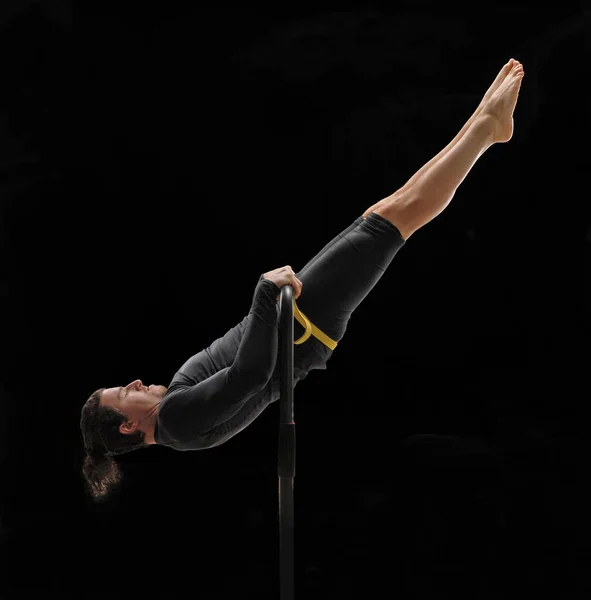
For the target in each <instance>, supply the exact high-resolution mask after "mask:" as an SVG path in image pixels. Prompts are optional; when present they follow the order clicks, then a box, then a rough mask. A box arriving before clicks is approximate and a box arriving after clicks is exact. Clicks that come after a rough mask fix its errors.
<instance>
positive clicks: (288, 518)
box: [278, 285, 295, 600]
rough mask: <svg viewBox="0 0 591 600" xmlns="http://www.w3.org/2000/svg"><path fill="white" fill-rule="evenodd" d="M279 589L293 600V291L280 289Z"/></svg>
mask: <svg viewBox="0 0 591 600" xmlns="http://www.w3.org/2000/svg"><path fill="white" fill-rule="evenodd" d="M279 311H280V316H279V358H280V360H281V388H280V394H281V396H280V398H279V448H278V473H279V586H280V599H281V600H293V598H294V588H295V581H294V579H295V578H294V535H293V534H294V519H293V513H294V510H293V508H294V502H293V479H294V477H295V422H294V417H293V288H292V286H291V285H284V286H282V288H281V297H280V304H279Z"/></svg>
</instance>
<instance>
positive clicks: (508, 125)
mask: <svg viewBox="0 0 591 600" xmlns="http://www.w3.org/2000/svg"><path fill="white" fill-rule="evenodd" d="M523 75H524V71H523V65H522V64H521V63H520V62H519V61H517V60H516V61H514V62H513V66H512V67H511V70H510V72H509V74H508V75H507V76H506V77H505V79H504V80H503V81H502V82H501V85H500V86H499V87H498V88H497V90H495V91H494V92H493V94H492V95H491V96H490V98H489V99H488V101H487V103H486V104H485V105H484V107H483V108H482V111H481V112H480V114H479V115H478V119H486V120H487V121H489V123H490V125H491V127H492V128H493V138H492V139H493V142H495V143H497V142H508V141H509V140H510V139H511V138H512V137H513V111H514V110H515V105H516V104H517V97H518V96H519V89H520V88H521V80H522V79H523Z"/></svg>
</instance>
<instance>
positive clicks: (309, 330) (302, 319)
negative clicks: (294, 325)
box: [293, 299, 338, 350]
mask: <svg viewBox="0 0 591 600" xmlns="http://www.w3.org/2000/svg"><path fill="white" fill-rule="evenodd" d="M293 315H294V317H295V318H296V319H297V321H298V323H299V324H300V325H301V326H302V327H304V328H305V329H306V331H305V333H304V335H303V336H302V337H301V338H299V339H297V340H296V341H295V342H294V344H303V343H304V342H305V341H306V340H307V339H308V338H309V337H310V336H311V335H313V336H314V337H315V338H317V339H319V340H320V341H321V342H322V343H323V344H324V345H325V346H328V347H329V348H330V349H331V350H334V349H335V348H336V347H337V344H338V342H335V341H334V340H331V339H330V338H329V337H328V336H327V335H326V333H323V332H322V331H320V329H318V327H316V325H314V323H312V322H311V321H310V319H308V317H306V315H305V314H304V313H303V312H301V311H300V309H299V308H298V305H297V304H296V301H295V299H294V301H293Z"/></svg>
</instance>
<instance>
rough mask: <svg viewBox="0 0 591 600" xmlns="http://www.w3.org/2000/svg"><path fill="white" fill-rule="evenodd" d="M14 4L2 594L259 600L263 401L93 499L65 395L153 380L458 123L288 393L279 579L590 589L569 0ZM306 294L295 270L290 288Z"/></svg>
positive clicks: (4, 188) (307, 584)
mask: <svg viewBox="0 0 591 600" xmlns="http://www.w3.org/2000/svg"><path fill="white" fill-rule="evenodd" d="M79 4H80V5H79V6H76V5H74V3H72V2H69V1H66V0H63V1H52V2H50V1H38V2H33V1H28V2H24V1H22V2H16V1H13V2H8V1H5V2H3V3H2V7H1V8H0V25H1V27H2V29H1V35H0V56H1V57H2V58H1V65H2V66H1V70H2V81H3V92H2V94H1V96H0V106H1V107H2V110H1V113H0V128H1V134H0V160H1V172H0V177H1V179H0V182H1V191H0V194H1V195H0V201H1V204H0V225H1V228H0V246H1V258H0V271H1V273H2V279H1V283H0V286H1V287H0V294H1V296H0V297H1V298H2V309H1V319H2V322H1V333H0V340H1V342H2V343H1V347H2V357H1V363H0V364H1V374H2V387H1V392H2V396H3V398H2V399H3V402H2V407H1V411H2V412H1V414H0V416H1V421H0V427H1V428H0V435H1V436H2V442H3V444H2V451H3V454H2V474H1V482H0V494H1V505H0V526H1V530H2V538H3V542H4V548H5V550H6V551H5V552H4V553H3V558H2V559H1V563H0V564H1V567H2V575H1V577H2V583H0V591H2V592H3V594H4V596H3V597H5V598H9V599H13V598H14V599H16V598H28V597H39V596H40V594H51V595H53V594H54V593H55V594H56V597H58V595H59V597H61V598H66V597H67V598H70V597H72V598H84V599H86V598H88V599H91V598H92V599H94V598H110V599H117V598H129V597H140V596H142V597H149V598H151V599H157V598H158V599H159V598H162V599H167V600H175V599H177V598H179V599H180V598H186V597H194V598H202V599H209V598H212V599H213V598H225V597H230V596H231V595H234V594H240V595H241V597H247V598H278V597H279V594H278V523H277V512H278V510H277V503H278V501H277V431H278V427H277V425H278V415H279V413H278V406H277V404H274V405H272V406H271V407H269V408H268V409H267V410H266V411H265V412H264V413H263V414H262V415H261V417H260V418H259V419H258V420H256V421H255V422H254V423H253V424H252V425H251V426H250V427H249V428H248V429H246V430H245V431H243V432H242V433H240V434H239V435H238V436H236V437H234V438H232V439H231V440H230V441H229V442H228V443H226V444H224V445H222V446H220V447H218V448H216V449H213V450H209V451H203V452H175V451H173V450H171V449H168V448H163V447H158V446H153V447H151V448H149V449H147V450H143V451H141V452H133V453H131V454H128V455H125V456H122V457H121V458H120V464H121V466H122V469H123V471H124V476H125V478H124V482H123V486H122V488H121V490H120V492H119V493H118V494H117V495H115V496H114V497H113V498H112V500H111V501H110V502H109V503H108V504H106V505H104V506H101V507H96V506H94V505H93V504H92V502H91V500H90V499H89V498H88V497H87V496H85V493H84V489H83V480H82V476H81V461H82V458H83V454H82V445H81V437H80V430H79V426H78V422H79V417H80V409H81V406H82V405H83V403H84V402H85V400H86V399H87V398H88V396H89V395H90V394H91V393H92V392H93V391H94V390H95V389H97V388H99V387H103V386H105V387H114V386H119V385H126V384H127V383H129V382H130V381H133V380H134V379H136V378H140V379H142V381H143V382H144V383H146V384H151V383H157V384H163V385H168V383H169V382H170V379H171V378H172V376H173V375H174V373H175V371H176V370H177V369H178V368H179V367H180V365H181V364H182V363H183V362H184V361H185V360H186V359H187V358H188V357H190V356H191V355H192V354H194V353H196V352H198V351H200V350H201V349H203V348H204V347H206V346H207V345H209V344H210V343H211V342H212V341H213V340H214V339H216V338H217V337H219V336H221V335H223V334H224V333H225V332H226V331H227V330H228V329H229V328H230V327H232V326H234V325H235V324H237V323H238V322H239V321H240V320H241V319H242V318H243V317H244V316H245V315H246V314H247V312H248V309H249V307H250V302H251V299H252V294H253V291H254V288H255V286H256V282H257V280H258V277H259V275H260V274H261V273H263V272H265V271H269V270H272V269H275V268H277V267H280V266H283V265H286V264H290V265H292V266H293V268H294V270H296V271H297V270H298V269H300V268H301V267H302V266H303V265H304V264H305V263H306V262H307V261H308V259H309V258H310V257H311V256H313V255H314V254H316V252H318V251H319V250H320V249H321V248H322V247H323V246H324V245H325V244H326V243H327V242H328V241H329V240H330V239H332V238H333V237H334V236H335V235H336V234H337V233H339V232H340V231H341V230H342V229H344V228H345V227H347V226H348V225H349V224H350V223H351V222H352V221H353V220H354V219H355V218H357V217H358V216H360V215H361V213H362V212H363V211H364V210H365V209H366V208H367V207H369V206H370V205H372V204H374V203H376V202H377V201H378V200H380V199H381V198H383V197H384V196H386V195H389V194H391V193H392V192H393V191H395V190H396V189H397V188H399V187H401V186H402V185H403V184H404V183H405V182H406V181H407V180H408V179H409V178H410V177H411V176H412V174H413V173H414V172H415V171H416V170H417V169H419V168H420V167H421V166H422V165H423V164H424V163H426V162H427V161H428V160H430V159H431V158H432V157H433V156H434V155H435V154H436V153H437V152H439V151H440V150H441V149H442V148H443V147H444V146H445V145H446V144H447V143H448V142H449V141H451V139H452V138H453V137H454V136H455V134H456V133H457V131H458V130H459V129H460V128H461V127H462V125H463V123H464V122H465V121H466V119H467V118H468V117H469V116H470V115H471V114H472V112H473V111H474V109H475V108H476V107H477V105H478V103H479V101H480V99H481V97H482V95H483V94H484V92H485V91H486V89H487V88H488V86H489V85H490V83H491V82H492V80H493V79H494V77H495V76H496V74H497V72H498V71H499V69H500V68H501V66H502V65H503V64H504V63H505V62H507V60H508V59H509V58H511V57H514V58H516V59H518V60H519V61H521V62H522V63H523V65H524V68H525V78H524V80H523V85H522V88H521V92H520V97H519V102H518V104H517V108H516V110H515V115H514V116H515V133H514V136H513V139H512V140H511V141H510V142H509V143H508V144H498V145H496V146H494V147H492V148H491V149H490V150H489V151H488V152H486V153H485V155H484V156H483V157H482V158H481V159H480V160H479V161H478V162H477V164H476V165H475V167H474V168H473V170H472V172H471V173H470V174H469V175H468V177H467V179H466V180H465V181H464V183H463V184H462V185H461V186H460V188H459V189H458V191H457V193H456V196H455V198H454V200H453V201H452V203H451V205H450V206H449V207H448V208H447V209H446V210H445V212H444V213H443V214H442V215H440V216H439V217H437V218H436V219H435V220H434V221H432V222H431V223H429V224H428V225H427V226H425V227H424V228H423V229H421V230H419V231H418V232H417V233H415V234H414V235H413V236H412V238H411V239H410V240H409V241H408V243H407V245H406V246H405V247H404V248H403V249H402V250H401V251H400V252H399V254H398V255H397V257H396V259H395V260H394V262H393V263H392V265H391V267H390V268H389V269H388V272H387V273H386V274H385V275H384V277H383V278H382V279H381V281H380V282H379V284H378V285H377V286H376V288H375V289H374V291H373V292H372V294H370V295H369V296H368V297H367V299H366V300H365V301H364V303H363V304H362V306H361V307H359V309H358V310H357V311H356V313H355V315H354V316H353V318H352V320H351V322H350V323H349V328H348V331H347V335H346V336H345V338H344V340H343V341H342V342H341V344H340V345H339V348H338V349H337V350H336V351H335V353H334V356H333V357H332V358H331V360H330V361H329V365H328V369H327V371H324V372H320V371H315V372H312V373H311V374H310V375H309V376H308V378H307V379H306V381H304V382H302V383H301V384H299V385H298V387H297V388H296V393H295V403H296V404H295V417H296V423H297V468H296V478H295V498H296V509H295V522H296V573H297V584H296V597H298V598H303V597H312V596H314V595H319V594H324V597H328V598H337V597H338V598H359V597H361V596H367V597H376V596H377V595H378V594H380V595H381V594H388V595H391V596H394V597H397V598H404V599H407V598H408V599H411V598H413V599H414V598H417V599H418V598H420V599H423V598H429V599H431V600H435V599H439V598H454V599H455V598H464V597H465V598H471V599H474V600H475V599H478V600H480V599H483V600H484V599H486V600H488V599H499V598H513V597H537V596H539V595H540V594H542V593H544V594H550V595H551V596H553V597H555V598H560V599H571V598H573V599H574V598H582V597H587V594H586V593H585V591H586V590H587V591H588V582H587V577H586V573H587V571H588V559H589V551H590V550H591V548H590V545H589V541H588V540H589V533H590V527H589V525H590V523H589V520H590V519H589V500H590V495H589V492H588V491H587V489H588V486H587V479H588V464H589V462H588V459H589V452H588V420H587V417H586V415H587V403H588V400H589V397H588V396H589V394H588V390H587V386H586V385H585V383H586V373H587V370H588V358H589V349H588V346H589V319H588V317H589V308H588V305H589V287H588V282H589V275H588V273H589V260H588V259H589V251H590V248H589V245H590V241H591V236H590V235H589V227H590V224H591V215H590V210H589V200H590V197H589V191H588V185H587V180H588V171H589V150H588V147H589V133H590V129H589V116H590V107H591V104H590V94H589V90H590V86H589V80H590V76H591V68H590V64H591V63H590V61H589V58H590V54H591V53H590V45H591V12H590V11H585V10H584V4H583V2H560V3H553V5H551V6H550V5H547V4H544V3H541V4H539V5H534V3H525V2H501V3H493V4H491V3H486V4H485V5H480V4H479V5H477V6H475V7H474V8H468V7H467V6H464V5H460V4H457V5H454V4H453V3H452V4H448V3H438V2H429V1H422V2H388V3H383V4H379V3H374V4H353V3H348V4H347V3H340V4H338V3H330V2H322V3H318V2H314V3H313V2H309V3H287V4H285V3H278V4H277V3H276V4H275V5H274V7H267V6H265V5H263V4H261V5H260V6H258V7H257V6H252V5H251V4H249V5H248V6H246V5H239V6H233V5H230V4H223V3H222V4H217V5H216V6H215V7H213V6H212V7H209V8H208V7H204V6H197V5H196V4H193V3H186V2H178V1H174V2H173V1H167V2H161V3H140V2H113V1H108V2H104V1H103V2H96V1H90V2H84V3H79ZM304 293H305V289H304Z"/></svg>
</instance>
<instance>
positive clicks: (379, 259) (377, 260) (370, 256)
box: [294, 213, 404, 359]
mask: <svg viewBox="0 0 591 600" xmlns="http://www.w3.org/2000/svg"><path fill="white" fill-rule="evenodd" d="M403 245H404V238H403V237H402V236H401V235H400V232H399V231H398V229H397V228H396V227H395V226H394V225H393V224H392V223H391V222H390V221H388V219H385V218H384V217H382V216H380V215H377V214H375V213H370V214H369V215H368V216H367V218H366V219H364V218H363V217H359V218H358V219H356V220H355V221H354V222H353V223H352V224H351V225H350V226H349V227H347V229H345V230H344V231H342V232H341V233H339V234H338V235H337V236H336V237H335V238H334V239H333V240H332V241H331V242H329V243H328V244H327V245H326V246H325V247H324V248H323V249H322V250H321V251H320V252H319V253H318V254H317V255H316V256H315V257H314V258H312V260H310V261H308V263H307V264H306V266H305V267H304V268H303V269H302V270H301V271H299V272H297V273H296V276H297V277H298V278H299V279H300V280H301V281H302V294H301V296H300V297H299V298H298V300H297V304H298V308H299V309H300V310H301V311H302V312H303V313H304V315H306V317H308V319H310V321H311V322H312V323H314V325H316V327H318V328H319V329H320V330H322V331H323V332H324V333H325V334H326V335H327V336H328V337H330V338H331V339H333V340H335V341H336V342H339V341H340V340H341V339H342V338H343V336H344V335H345V331H346V329H347V323H348V322H349V319H350V318H351V315H352V313H353V311H354V310H355V309H356V308H357V307H358V306H359V305H360V304H361V302H362V300H363V299H364V298H365V297H366V296H367V294H369V292H370V291H371V290H372V289H373V287H374V286H375V285H376V283H377V282H378V281H379V279H380V278H381V276H382V275H383V274H384V271H385V270H386V268H387V267H388V265H389V264H390V263H391V262H392V259H393V258H394V256H395V255H396V253H397V252H398V250H399V249H400V248H401V247H402V246H403ZM303 333H304V328H303V327H302V326H301V325H300V324H299V323H298V322H297V321H294V339H297V338H298V337H300V336H301V335H303ZM308 339H309V340H314V345H315V346H316V347H318V344H320V345H322V346H324V345H323V344H321V342H319V341H318V340H316V338H313V337H310V338H308ZM316 342H317V343H316ZM306 344H308V341H306V342H304V343H303V344H301V346H300V345H298V346H296V354H297V350H298V349H299V348H302V350H304V347H305V346H306ZM296 359H297V357H296Z"/></svg>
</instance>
